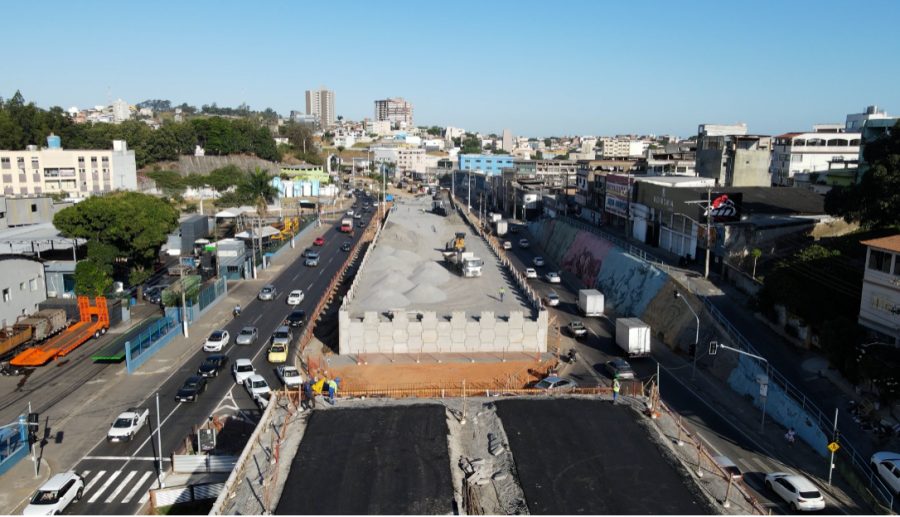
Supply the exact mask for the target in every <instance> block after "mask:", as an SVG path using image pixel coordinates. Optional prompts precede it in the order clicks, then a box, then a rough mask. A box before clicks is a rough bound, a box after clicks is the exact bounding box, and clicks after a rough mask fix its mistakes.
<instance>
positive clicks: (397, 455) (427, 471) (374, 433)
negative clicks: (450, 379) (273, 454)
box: [275, 404, 454, 515]
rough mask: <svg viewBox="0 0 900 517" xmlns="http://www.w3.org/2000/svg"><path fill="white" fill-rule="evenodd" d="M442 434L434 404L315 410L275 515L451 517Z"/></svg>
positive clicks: (443, 422)
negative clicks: (410, 515)
mask: <svg viewBox="0 0 900 517" xmlns="http://www.w3.org/2000/svg"><path fill="white" fill-rule="evenodd" d="M448 433H449V430H448V429H447V415H446V412H445V409H444V406H441V405H438V404H422V405H414V406H394V407H378V408H354V409H347V410H342V409H334V410H331V409H328V410H325V411H314V412H313V414H312V416H311V417H310V420H309V423H308V424H307V427H306V431H305V433H304V436H303V441H302V442H301V443H300V448H299V449H298V450H297V454H296V456H294V460H293V462H292V464H291V470H290V474H288V479H287V480H286V481H285V490H284V492H283V493H282V495H281V500H280V501H279V503H278V508H277V509H276V511H275V513H276V514H277V515H298V514H299V515H304V514H305V515H309V514H318V515H399V514H412V515H416V514H418V515H449V514H452V513H453V511H454V508H453V506H454V505H453V481H452V479H451V477H450V468H449V465H450V457H449V452H448V450H447V434H448ZM288 487H290V488H288Z"/></svg>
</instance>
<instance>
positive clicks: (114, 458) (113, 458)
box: [81, 456, 172, 472]
mask: <svg viewBox="0 0 900 517" xmlns="http://www.w3.org/2000/svg"><path fill="white" fill-rule="evenodd" d="M81 459H82V460H102V461H119V460H121V461H132V460H134V461H158V460H159V458H154V457H153V456H85V457H83V458H81ZM163 461H172V460H171V459H170V458H163ZM86 472H90V471H89V470H88V471H86Z"/></svg>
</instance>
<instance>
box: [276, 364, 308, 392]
mask: <svg viewBox="0 0 900 517" xmlns="http://www.w3.org/2000/svg"><path fill="white" fill-rule="evenodd" d="M275 373H276V374H277V375H278V379H279V380H280V381H281V383H282V384H284V387H286V388H288V389H297V388H300V385H301V384H303V374H301V373H300V370H298V369H297V368H295V367H293V366H279V367H278V368H276V369H275Z"/></svg>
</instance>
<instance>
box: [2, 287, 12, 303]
mask: <svg viewBox="0 0 900 517" xmlns="http://www.w3.org/2000/svg"><path fill="white" fill-rule="evenodd" d="M10 299H11V296H10V294H9V288H8V287H7V288H6V289H4V290H3V301H4V302H8V301H9V300H10Z"/></svg>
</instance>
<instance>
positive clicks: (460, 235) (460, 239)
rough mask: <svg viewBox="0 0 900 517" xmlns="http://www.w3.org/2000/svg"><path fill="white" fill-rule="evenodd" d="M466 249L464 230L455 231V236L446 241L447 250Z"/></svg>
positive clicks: (461, 250)
mask: <svg viewBox="0 0 900 517" xmlns="http://www.w3.org/2000/svg"><path fill="white" fill-rule="evenodd" d="M451 250H452V251H459V252H463V251H466V234H465V233H464V232H457V233H456V238H455V239H453V240H451V241H449V242H447V251H451Z"/></svg>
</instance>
